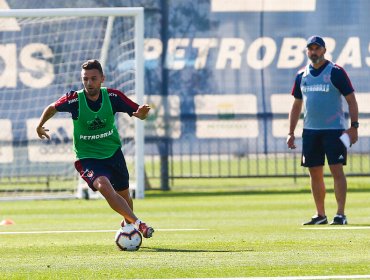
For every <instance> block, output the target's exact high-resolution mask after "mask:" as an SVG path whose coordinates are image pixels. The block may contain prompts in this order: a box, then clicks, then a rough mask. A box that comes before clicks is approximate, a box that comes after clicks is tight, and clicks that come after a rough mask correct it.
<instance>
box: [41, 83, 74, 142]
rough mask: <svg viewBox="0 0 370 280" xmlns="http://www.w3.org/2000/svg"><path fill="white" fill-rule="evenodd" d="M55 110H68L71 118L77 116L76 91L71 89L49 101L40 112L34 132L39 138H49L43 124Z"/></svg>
mask: <svg viewBox="0 0 370 280" xmlns="http://www.w3.org/2000/svg"><path fill="white" fill-rule="evenodd" d="M57 112H68V113H71V115H72V118H73V119H77V118H78V95H77V92H76V91H73V90H71V91H70V92H67V93H66V94H64V95H63V96H61V97H60V98H59V99H58V100H57V101H55V102H54V103H51V104H50V105H49V106H47V107H46V108H45V110H44V112H42V115H41V117H40V121H39V124H38V126H37V128H36V132H37V134H38V136H39V137H40V138H41V139H44V138H47V139H49V140H50V136H49V135H48V134H47V132H48V131H49V130H48V129H46V128H45V127H44V126H43V125H44V124H45V123H46V122H47V121H48V120H49V119H51V118H52V117H53V116H54V115H55V114H56V113H57Z"/></svg>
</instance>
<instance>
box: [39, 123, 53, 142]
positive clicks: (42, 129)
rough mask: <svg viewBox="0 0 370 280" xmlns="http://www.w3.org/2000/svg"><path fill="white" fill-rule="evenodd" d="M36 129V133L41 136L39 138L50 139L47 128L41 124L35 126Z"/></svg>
mask: <svg viewBox="0 0 370 280" xmlns="http://www.w3.org/2000/svg"><path fill="white" fill-rule="evenodd" d="M36 131H37V135H38V136H39V137H40V138H41V139H45V138H47V139H49V140H50V136H49V134H47V133H46V132H47V131H49V129H46V128H45V127H43V126H38V127H37V128H36Z"/></svg>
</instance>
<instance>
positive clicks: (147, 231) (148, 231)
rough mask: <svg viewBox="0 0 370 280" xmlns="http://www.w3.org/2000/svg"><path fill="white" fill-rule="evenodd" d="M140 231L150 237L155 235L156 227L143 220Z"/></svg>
mask: <svg viewBox="0 0 370 280" xmlns="http://www.w3.org/2000/svg"><path fill="white" fill-rule="evenodd" d="M139 231H140V232H141V233H142V235H143V236H144V237H145V238H150V237H152V235H153V232H154V229H153V228H152V227H149V226H147V225H146V223H143V222H141V223H140V224H139Z"/></svg>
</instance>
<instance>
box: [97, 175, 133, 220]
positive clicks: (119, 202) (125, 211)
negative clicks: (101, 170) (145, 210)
mask: <svg viewBox="0 0 370 280" xmlns="http://www.w3.org/2000/svg"><path fill="white" fill-rule="evenodd" d="M93 186H94V187H95V188H96V189H97V190H98V191H99V192H100V193H101V194H102V195H103V196H104V198H105V199H106V200H107V202H108V204H109V205H110V207H111V208H112V209H113V210H114V211H116V212H117V213H119V214H121V215H122V216H123V217H124V218H125V220H126V221H127V222H129V223H135V222H136V221H137V220H138V218H137V217H136V216H135V214H134V213H133V211H132V209H131V207H130V205H129V204H128V203H127V201H126V200H125V199H124V198H123V197H122V196H121V195H119V194H118V193H117V192H116V191H115V190H114V188H113V187H112V185H111V183H110V181H109V179H108V178H107V177H105V176H100V177H98V178H96V180H95V181H94V183H93Z"/></svg>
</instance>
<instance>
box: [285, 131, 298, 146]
mask: <svg viewBox="0 0 370 280" xmlns="http://www.w3.org/2000/svg"><path fill="white" fill-rule="evenodd" d="M294 140H295V136H294V135H293V134H290V135H288V137H287V139H286V143H287V145H288V148H289V149H295V148H297V146H296V145H295V143H294Z"/></svg>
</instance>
